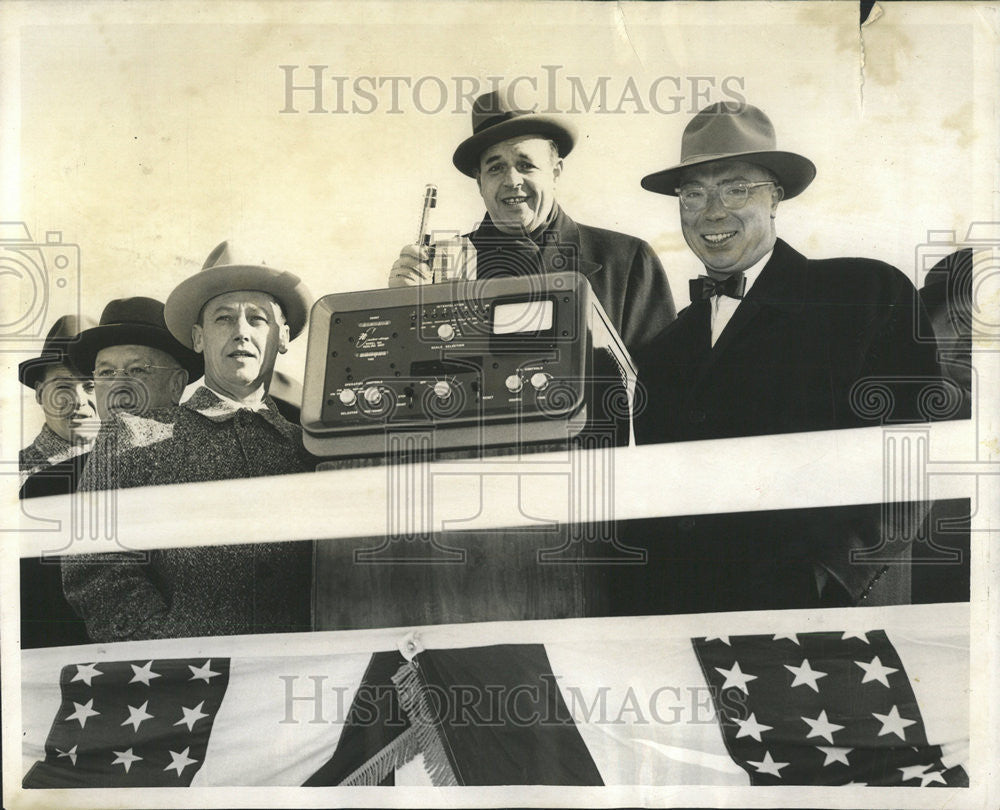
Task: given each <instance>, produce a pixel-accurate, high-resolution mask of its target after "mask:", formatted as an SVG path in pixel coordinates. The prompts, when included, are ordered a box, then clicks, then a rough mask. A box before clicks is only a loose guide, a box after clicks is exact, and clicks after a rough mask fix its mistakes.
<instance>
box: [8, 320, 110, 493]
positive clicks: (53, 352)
mask: <svg viewBox="0 0 1000 810" xmlns="http://www.w3.org/2000/svg"><path fill="white" fill-rule="evenodd" d="M93 324H94V322H93V320H92V319H90V318H86V317H84V318H77V317H76V316H75V315H64V316H62V317H61V318H59V319H57V320H56V322H55V323H54V324H53V325H52V328H51V329H50V330H49V333H48V335H46V337H45V343H44V344H43V345H42V351H41V352H40V354H39V355H38V357H33V358H31V359H30V360H25V361H24V362H22V363H21V364H20V365H19V366H18V369H17V378H18V380H20V382H21V384H22V385H25V386H27V387H28V388H31V389H32V390H34V392H35V402H37V403H38V404H39V406H41V408H42V413H43V414H44V416H45V424H44V425H43V426H42V429H41V432H40V433H39V434H38V435H37V436H36V437H35V440H34V441H33V442H32V443H31V444H30V445H28V446H27V447H25V448H24V449H23V450H21V452H20V454H19V456H18V468H19V470H20V475H21V488H20V493H19V495H20V497H21V498H34V497H37V496H40V495H61V494H66V493H69V492H73V491H74V490H76V484H77V481H78V479H79V476H80V472H81V471H82V470H83V465H84V464H85V463H86V460H87V456H88V454H89V452H90V447H91V445H92V444H93V441H94V437H95V436H96V435H97V429H98V428H99V427H100V420H99V418H98V415H97V403H96V402H95V400H94V383H93V380H92V379H91V378H90V375H89V374H83V373H81V372H80V370H79V369H77V368H76V367H75V366H74V365H73V362H72V360H70V359H69V357H68V355H67V349H68V347H69V346H70V344H71V343H72V342H73V341H74V340H76V339H77V335H78V333H79V332H80V330H81V329H86V328H88V327H90V326H92V325H93Z"/></svg>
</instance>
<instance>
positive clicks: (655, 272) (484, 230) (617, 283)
mask: <svg viewBox="0 0 1000 810" xmlns="http://www.w3.org/2000/svg"><path fill="white" fill-rule="evenodd" d="M575 142H576V132H575V130H574V128H573V127H572V126H571V125H570V124H569V123H568V122H567V121H564V120H562V119H560V118H558V117H555V116H550V115H541V114H536V113H532V112H526V111H523V110H518V109H515V108H513V107H512V106H511V105H510V103H509V99H508V98H507V97H506V95H505V94H504V93H502V92H500V91H493V92H490V93H486V94H484V95H482V96H480V97H479V98H477V99H476V101H475V102H474V103H473V107H472V135H471V136H469V137H468V138H466V139H465V140H464V141H462V143H460V144H459V146H458V148H457V149H456V150H455V154H454V156H453V157H452V162H453V163H454V165H455V168H457V169H458V170H459V171H460V172H462V174H465V175H467V176H468V177H471V178H474V179H475V181H476V184H477V185H478V187H479V193H480V195H481V196H482V198H483V202H484V203H485V204H486V216H485V217H484V218H483V220H482V222H481V223H480V225H479V227H478V228H476V230H474V231H473V232H472V233H469V234H467V235H466V237H465V239H466V240H468V243H471V248H472V249H471V250H465V251H463V252H462V253H461V254H460V255H461V258H460V260H459V261H460V262H461V263H462V265H463V267H462V268H461V270H460V273H459V274H460V275H461V277H464V278H473V277H474V278H489V277H495V276H517V275H527V274H532V273H543V272H552V271H555V270H576V271H578V272H580V273H582V274H583V275H584V276H586V278H587V280H588V281H589V282H590V286H591V288H592V289H593V290H594V294H595V295H596V296H597V299H598V300H599V301H600V302H601V305H602V306H603V307H604V310H605V311H606V312H607V314H608V317H610V319H611V321H612V323H613V324H614V326H615V328H616V329H617V330H618V333H619V334H620V335H621V337H622V339H623V340H624V342H625V345H626V346H627V347H628V348H629V350H630V351H632V352H635V351H636V350H637V349H639V348H640V347H642V346H643V345H644V344H645V343H646V342H647V341H648V340H649V339H650V338H652V337H653V336H654V335H656V334H657V333H658V332H659V331H660V330H661V329H662V328H663V327H664V326H666V325H667V324H668V323H670V321H672V320H673V318H674V314H675V313H674V304H673V298H672V296H671V294H670V286H669V284H668V283H667V278H666V274H665V273H664V271H663V267H662V265H661V264H660V261H659V259H658V258H657V257H656V254H655V253H654V252H653V249H652V248H651V247H650V246H649V245H648V244H647V243H646V242H644V241H642V240H641V239H637V238H635V237H633V236H626V235H625V234H622V233H616V232H614V231H609V230H604V229H601V228H592V227H590V226H588V225H580V224H578V223H576V222H574V221H573V220H572V219H571V218H570V217H569V215H568V214H567V213H566V212H565V211H563V210H562V208H561V207H560V206H559V204H558V202H557V201H556V196H557V189H558V184H559V179H560V177H561V176H562V172H563V159H564V158H565V157H566V156H567V155H568V154H569V153H570V151H571V150H572V149H573V146H574V144H575ZM432 280H434V279H433V277H432V270H431V263H430V253H429V251H428V249H427V248H426V247H424V246H418V245H408V246H406V247H404V248H403V249H402V251H401V252H400V254H399V258H398V259H397V260H396V262H395V264H393V266H392V269H391V271H390V273H389V285H390V286H403V285H407V284H422V283H427V282H430V281H432Z"/></svg>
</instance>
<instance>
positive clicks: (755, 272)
mask: <svg viewBox="0 0 1000 810" xmlns="http://www.w3.org/2000/svg"><path fill="white" fill-rule="evenodd" d="M772 252H773V249H772V250H769V251H768V252H767V253H765V254H764V255H763V256H761V258H760V259H759V260H758V261H757V263H756V264H754V265H753V267H750V268H748V269H747V270H744V271H743V278H745V279H746V286H745V287H744V288H743V296H744V297H746V296H747V295H748V294H749V293H750V288H751V287H752V286H753V283H754V282H755V281H756V280H757V276H759V275H760V271H761V270H763V269H764V265H765V264H767V262H768V259H770V258H771V253H772ZM741 303H742V301H741V299H739V298H730V297H729V296H728V295H716V296H713V297H712V346H715V342H716V341H717V340H718V339H719V335H721V334H722V330H723V329H725V328H726V324H728V323H729V321H730V319H731V318H732V317H733V314H734V313H735V312H736V308H737V307H738V306H739V305H740V304H741Z"/></svg>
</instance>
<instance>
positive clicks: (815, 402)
mask: <svg viewBox="0 0 1000 810" xmlns="http://www.w3.org/2000/svg"><path fill="white" fill-rule="evenodd" d="M815 174H816V168H815V166H814V165H813V164H812V162H811V161H810V160H808V159H807V158H805V157H803V156H801V155H798V154H795V153H792V152H785V151H780V150H778V149H777V147H776V139H775V134H774V128H773V127H772V125H771V122H770V120H769V119H768V117H767V116H766V115H765V114H764V113H763V112H762V111H761V110H759V109H757V108H756V107H752V106H750V105H734V104H713V105H711V106H710V107H708V108H706V109H704V110H702V111H701V112H699V113H698V114H697V115H696V116H695V117H694V119H692V121H691V122H690V123H689V124H688V126H687V128H686V129H685V131H684V136H683V140H682V145H681V162H680V163H679V164H677V165H675V166H673V167H671V168H669V169H666V170H664V171H661V172H656V173H655V174H650V175H648V176H646V177H645V178H643V181H642V185H643V187H644V188H646V189H647V190H649V191H654V192H657V193H660V194H666V195H670V196H674V197H677V198H678V202H679V205H680V217H681V229H682V231H683V233H684V239H685V240H686V242H687V244H688V246H689V247H690V248H691V250H692V251H693V252H694V254H695V255H696V256H697V257H698V258H699V259H700V260H701V263H702V264H703V266H704V268H705V274H704V275H703V276H702V277H701V278H698V279H695V280H693V281H692V282H691V305H690V306H689V307H687V308H686V309H684V310H683V311H681V312H680V313H679V315H678V317H677V319H676V320H675V321H674V322H673V323H671V324H670V325H668V326H667V327H666V328H664V329H663V330H662V331H661V332H660V334H659V335H657V336H656V337H654V338H653V339H652V341H651V342H650V344H649V345H648V346H647V347H646V349H644V350H643V351H642V352H639V353H638V354H637V356H636V358H635V359H636V362H637V365H638V368H639V383H640V385H641V386H643V387H644V388H645V393H646V395H647V398H648V399H647V402H646V405H645V408H644V409H642V410H641V412H640V413H639V414H638V415H637V418H636V423H635V434H636V438H637V440H638V441H639V442H640V443H652V442H673V441H684V440H692V439H717V438H726V437H735V436H751V435H760V434H772V433H788V432H795V431H813V430H824V429H831V428H846V427H859V426H863V425H877V424H881V423H884V422H889V421H892V422H898V421H915V420H916V421H925V420H927V419H930V418H933V417H935V416H943V415H945V413H944V412H947V408H942V411H943V412H942V413H938V414H935V413H923V412H922V411H921V407H926V406H927V402H926V401H925V400H926V399H927V398H925V397H923V398H922V397H921V396H920V394H921V391H928V390H932V391H937V392H941V393H944V394H946V396H945V400H944V401H950V402H951V404H952V406H953V409H954V410H955V411H957V409H958V408H959V407H960V404H961V398H960V397H959V396H958V392H957V391H956V390H954V389H946V387H945V385H944V383H943V381H942V379H941V377H940V372H939V369H938V364H937V361H936V357H935V346H934V345H933V343H932V342H930V343H928V342H921V341H920V340H918V338H917V336H919V335H927V334H930V332H929V331H928V330H927V328H926V314H925V313H924V311H923V309H922V307H921V305H920V303H919V300H918V298H917V294H916V290H915V288H914V286H913V284H911V283H910V281H909V280H908V279H907V278H906V277H905V276H904V275H903V274H902V273H900V272H899V271H898V270H896V269H895V268H893V267H890V266H889V265H887V264H884V263H882V262H878V261H872V260H869V259H854V258H851V259H828V260H822V261H815V260H810V259H807V258H805V257H804V256H803V255H801V254H800V253H798V252H797V251H796V250H794V249H793V248H792V247H790V246H789V245H788V244H787V243H785V242H784V241H782V240H781V239H779V238H778V237H777V233H776V229H775V218H776V216H777V211H778V206H779V204H781V203H782V202H783V201H784V200H789V199H792V198H794V197H797V196H798V195H799V194H800V193H802V192H803V191H804V190H805V189H806V187H807V186H808V185H809V184H810V183H811V182H812V180H813V178H814V176H815ZM921 326H923V327H925V328H920V327H921ZM947 395H951V399H950V400H948V397H947ZM941 402H942V400H938V404H940V403H941ZM734 475H735V473H734ZM873 500H874V498H873ZM887 514H888V515H889V516H888V517H886V516H885V515H883V513H882V507H881V505H875V506H863V507H857V508H855V509H853V510H852V511H851V512H850V514H847V515H843V516H838V517H837V518H833V517H832V516H830V515H824V514H821V513H817V512H814V511H812V512H811V511H808V510H806V511H796V512H788V513H776V512H754V513H749V514H736V515H711V516H703V517H698V518H685V519H682V520H680V521H677V520H672V519H667V518H664V519H658V520H655V521H649V522H648V523H647V524H643V525H641V526H637V527H634V529H633V533H632V534H631V535H630V536H628V537H626V538H625V541H626V543H628V544H629V545H637V546H645V547H646V548H647V549H648V552H649V564H648V565H647V566H644V567H643V569H642V570H636V571H622V572H615V574H614V576H612V580H613V584H612V586H611V587H609V591H610V592H612V593H616V594H624V595H625V596H624V597H623V598H622V599H620V600H619V602H620V603H619V604H618V605H617V606H616V608H615V610H616V612H621V613H636V612H639V613H656V612H692V613H694V612H705V611H711V610H753V609H764V608H811V607H819V606H847V605H859V604H866V605H880V604H899V603H905V602H908V601H909V596H910V570H909V566H908V564H907V563H908V560H909V554H910V551H909V542H910V539H911V536H912V533H911V534H907V532H906V531H905V529H903V528H899V527H893V526H891V525H889V524H890V523H891V522H892V520H893V518H892V513H887ZM916 525H919V521H917V523H916ZM883 539H886V540H888V541H890V542H895V543H896V545H893V546H892V553H893V554H894V555H895V557H896V559H895V563H896V564H894V565H884V564H882V563H881V562H879V563H875V562H861V561H855V560H852V559H851V553H850V552H851V551H861V550H862V549H869V548H874V547H878V545H879V543H880V542H881V541H882V540H883ZM630 599H638V600H639V602H640V604H632V603H631V602H630V601H629V600H630Z"/></svg>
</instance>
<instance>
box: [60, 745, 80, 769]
mask: <svg viewBox="0 0 1000 810" xmlns="http://www.w3.org/2000/svg"><path fill="white" fill-rule="evenodd" d="M56 753H57V754H58V755H59V756H57V757H56V759H59V757H67V758H68V759H69V761H70V762H72V763H73V764H74V765H76V746H75V745H74V746H73V747H72V748H70V749H69V751H63V750H62V749H60V748H57V749H56Z"/></svg>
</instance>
